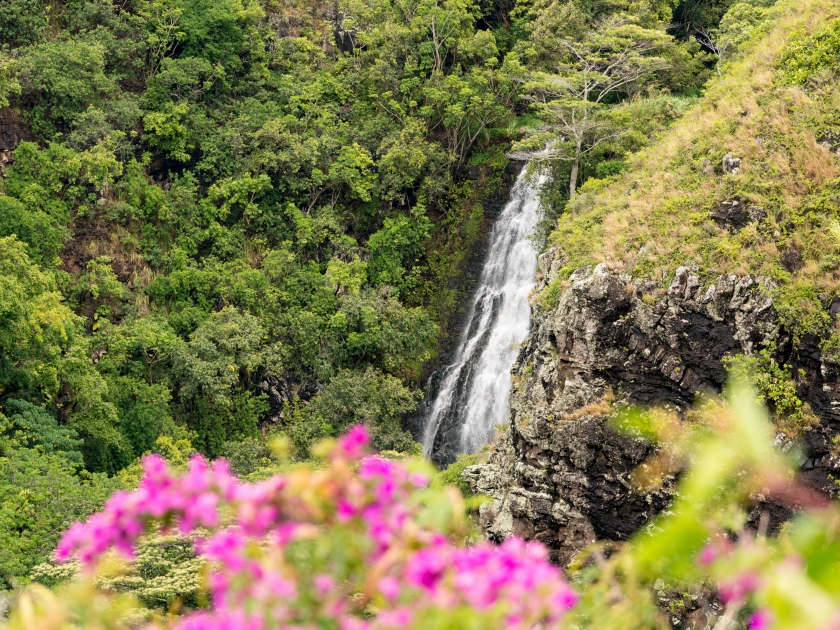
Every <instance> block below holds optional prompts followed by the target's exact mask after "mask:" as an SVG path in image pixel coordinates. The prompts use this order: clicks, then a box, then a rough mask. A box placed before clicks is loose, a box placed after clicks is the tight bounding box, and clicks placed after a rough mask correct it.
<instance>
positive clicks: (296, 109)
mask: <svg viewBox="0 0 840 630" xmlns="http://www.w3.org/2000/svg"><path fill="white" fill-rule="evenodd" d="M768 10H769V9H767V8H766V7H765V5H764V4H762V2H757V1H754V0H749V1H748V2H738V3H733V2H731V1H728V0H717V1H716V2H713V3H707V2H702V1H699V0H685V1H684V2H682V3H674V2H672V1H670V0H613V1H610V2H601V1H598V0H518V1H512V0H336V1H335V2H323V1H321V0H280V1H278V0H213V1H212V2H211V1H209V0H58V1H50V2H48V1H47V0H3V1H2V2H0V126H1V127H0V141H2V142H5V143H6V144H7V145H8V146H7V147H3V146H0V150H2V151H0V160H2V167H0V168H2V178H0V587H5V588H16V587H18V586H20V585H21V584H23V583H26V582H27V581H28V580H29V578H30V571H31V569H32V567H33V566H35V565H36V564H39V563H41V562H43V561H44V560H45V559H46V558H47V556H48V555H49V552H50V550H51V549H52V548H53V547H54V545H55V543H56V541H57V540H58V537H59V536H60V534H61V532H62V531H63V529H64V528H66V527H67V525H68V524H69V523H70V522H71V521H73V520H77V519H80V518H83V517H85V516H86V515H87V514H89V513H91V512H93V511H95V510H97V509H98V508H99V507H100V506H101V504H102V501H103V500H104V498H105V497H107V496H108V495H109V494H110V493H112V492H113V491H114V490H115V489H117V488H130V487H132V486H133V485H134V484H136V483H137V479H138V476H139V472H138V470H139V469H138V463H137V462H138V458H139V457H140V456H142V455H143V454H145V453H149V452H156V453H159V454H161V455H163V456H164V457H166V458H167V459H168V460H170V461H172V462H175V463H177V462H179V461H180V462H183V461H186V457H187V456H188V455H189V454H191V453H193V452H200V453H203V454H204V455H206V456H207V457H209V458H215V457H218V456H221V455H225V456H227V457H229V458H230V459H231V461H232V462H234V464H235V468H237V467H238V470H237V472H240V473H241V474H243V475H247V474H257V473H256V472H255V471H256V470H257V469H258V468H259V465H257V464H258V463H260V462H268V461H270V454H269V451H268V450H267V448H266V447H265V444H266V440H267V439H271V438H272V436H275V435H283V436H285V437H286V438H287V439H288V440H289V441H290V443H291V444H292V446H293V447H294V450H295V453H296V457H297V458H298V459H306V458H307V457H308V455H309V448H310V446H311V445H312V444H314V443H315V442H316V441H318V440H319V439H321V438H324V437H331V436H336V435H339V434H340V433H341V432H343V431H344V430H345V429H346V428H347V427H349V426H352V425H354V424H358V423H364V424H366V425H367V426H368V429H369V431H370V433H371V436H372V440H373V446H374V447H375V448H377V449H379V450H388V451H397V452H402V453H417V452H418V448H419V447H418V445H417V444H416V442H415V441H414V438H413V436H412V435H411V433H410V432H409V431H408V430H407V428H406V425H405V423H404V418H405V417H406V416H408V415H410V414H411V413H412V412H413V411H414V410H415V409H416V408H417V405H418V402H419V401H420V399H421V398H422V382H423V377H424V376H426V375H427V374H428V372H429V369H430V366H433V365H434V364H435V362H436V361H438V360H440V357H441V353H442V352H443V351H444V350H445V348H446V347H447V346H446V342H447V338H448V337H449V336H450V335H451V334H452V330H453V324H454V323H456V322H457V321H458V317H459V308H460V304H461V303H462V302H463V297H464V294H465V291H466V290H467V288H468V285H469V283H468V282H467V280H466V278H465V274H464V270H465V266H466V262H467V261H468V260H469V259H470V257H471V256H472V255H473V254H474V253H475V252H476V251H477V249H478V248H480V245H481V238H482V232H483V228H484V227H485V218H484V207H483V205H482V204H483V202H485V201H487V200H488V199H490V198H493V197H499V196H503V195H504V193H505V189H504V181H505V179H504V177H503V176H504V173H505V169H506V166H507V165H508V163H509V160H508V158H507V157H506V154H507V153H509V152H510V151H512V150H513V151H515V152H519V153H521V154H523V155H528V156H530V155H533V154H534V153H536V152H538V151H542V150H543V149H545V148H546V147H549V148H550V151H549V154H547V155H548V157H546V156H545V155H544V156H543V157H542V158H539V159H537V160H536V161H535V164H541V165H542V167H543V168H545V169H548V170H549V171H550V172H551V174H552V182H553V183H552V184H551V185H550V186H549V187H548V188H546V190H545V191H544V198H545V207H546V225H553V222H554V221H555V220H556V219H557V217H558V216H560V215H561V214H562V213H563V212H564V211H565V210H566V208H567V202H568V198H569V197H575V200H574V203H575V204H577V205H574V206H573V207H574V212H575V214H576V215H579V216H585V210H584V209H585V208H586V207H587V206H586V203H587V201H586V199H588V198H589V195H591V194H592V191H594V190H598V188H597V186H601V185H602V184H596V183H595V182H609V181H613V180H614V179H615V178H620V177H622V176H623V175H622V173H623V172H624V171H625V170H626V168H627V164H628V160H629V159H630V156H632V155H635V154H636V153H637V152H638V151H640V150H642V149H644V147H646V146H648V145H649V144H650V143H651V142H652V141H653V140H655V139H656V138H657V137H658V136H659V135H660V134H661V133H662V132H663V131H665V130H666V129H667V128H669V126H670V125H671V124H672V123H673V122H674V121H676V120H678V119H680V117H681V116H682V115H683V114H684V112H686V111H689V109H690V108H691V107H692V106H693V104H694V103H695V102H696V101H697V100H698V99H700V98H701V96H702V94H703V91H704V89H705V86H706V83H707V81H708V80H709V79H710V78H712V77H714V76H716V68H719V67H720V64H722V63H726V62H727V58H726V56H727V55H734V54H735V52H734V51H735V50H736V45H735V44H733V45H731V46H728V47H727V48H726V52H725V54H724V53H723V52H721V50H720V48H721V47H720V46H718V47H717V48H716V47H715V46H711V45H709V43H708V42H705V43H703V42H704V41H705V40H703V39H702V37H700V36H699V35H698V33H699V31H702V32H703V33H704V34H705V36H706V37H707V39H708V38H711V40H710V41H717V42H721V41H723V39H725V38H730V39H731V38H732V37H734V38H735V39H737V40H738V42H740V41H742V40H744V39H745V38H746V37H747V35H744V33H745V32H751V31H750V29H752V28H754V27H755V25H756V24H757V23H758V17H761V15H763V14H764V12H766V11H768ZM756 16H758V17H756ZM827 37H828V39H826V42H827V43H825V46H828V47H830V46H832V45H834V44H832V43H831V41H834V40H831V39H830V37H831V36H830V34H829V36H827ZM739 38H740V39H739ZM727 41H728V40H727ZM733 41H734V40H733ZM835 43H836V42H835ZM792 54H793V53H792ZM811 62H813V63H814V64H819V63H821V62H820V60H819V59H813V60H812V61H811ZM811 62H809V61H807V60H805V61H803V62H802V63H803V64H805V66H807V63H811ZM805 66H802V65H801V64H800V66H797V68H800V69H801V68H804V67H805ZM801 72H805V70H801ZM803 80H804V79H801V78H800V75H799V74H797V73H796V72H794V71H792V74H791V75H790V81H791V82H793V83H796V82H802V81H803ZM569 138H572V139H573V140H574V141H573V142H570V141H569ZM6 149H8V151H6ZM549 158H550V159H549ZM588 181H591V182H593V183H590V184H587V182H588ZM581 185H582V188H581ZM587 186H588V187H587ZM576 188H578V194H577V195H576V194H575V189H576ZM583 193H585V195H584V194H583ZM577 220H578V221H580V220H584V219H577ZM572 225H577V224H576V223H573V224H572ZM575 229H577V228H575ZM579 258H582V256H579ZM237 462H238V464H237ZM255 462H257V464H255Z"/></svg>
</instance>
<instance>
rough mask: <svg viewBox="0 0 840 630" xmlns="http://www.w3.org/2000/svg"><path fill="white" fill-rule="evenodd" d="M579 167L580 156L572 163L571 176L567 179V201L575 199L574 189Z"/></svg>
mask: <svg viewBox="0 0 840 630" xmlns="http://www.w3.org/2000/svg"><path fill="white" fill-rule="evenodd" d="M579 167H580V156H578V157H576V158H575V161H574V162H572V175H571V177H569V199H570V200H571V199H574V198H575V189H577V178H578V168H579Z"/></svg>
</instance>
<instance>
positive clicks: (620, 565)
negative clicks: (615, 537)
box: [9, 383, 840, 630]
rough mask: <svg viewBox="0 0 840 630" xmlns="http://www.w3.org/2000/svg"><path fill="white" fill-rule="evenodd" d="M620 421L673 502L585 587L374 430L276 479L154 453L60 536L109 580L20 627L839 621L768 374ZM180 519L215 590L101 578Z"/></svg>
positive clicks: (578, 572)
mask: <svg viewBox="0 0 840 630" xmlns="http://www.w3.org/2000/svg"><path fill="white" fill-rule="evenodd" d="M612 420H613V429H614V430H619V431H623V432H624V433H626V434H629V435H631V436H635V437H637V438H638V439H643V440H647V441H653V442H655V443H656V444H657V445H658V448H657V450H656V454H655V455H654V456H653V457H652V458H650V459H649V460H647V461H646V462H644V463H643V464H642V465H641V466H640V467H639V468H638V469H637V470H636V472H635V474H634V476H633V482H634V484H635V487H636V488H637V489H639V490H642V489H650V488H652V487H656V486H660V485H662V484H665V485H666V487H669V488H671V489H672V490H671V492H672V496H673V501H672V503H671V505H670V507H669V508H668V509H667V510H665V511H663V513H662V514H660V515H659V516H658V517H656V518H655V519H653V520H652V521H651V522H649V523H648V524H646V525H645V526H644V527H643V528H642V529H641V530H640V531H639V532H638V533H637V534H636V535H635V536H634V537H633V538H632V539H631V540H629V541H598V542H596V543H593V544H592V545H590V546H589V547H587V548H586V549H584V550H583V551H582V552H581V553H580V554H579V555H578V556H577V557H576V558H575V560H574V561H573V562H572V564H571V565H570V566H568V567H565V568H564V570H565V571H566V572H567V574H568V575H569V579H570V581H571V586H570V584H569V583H568V582H567V581H566V579H565V578H564V574H563V570H561V569H560V568H558V567H555V566H553V565H551V564H550V563H549V561H548V552H547V549H546V548H545V547H544V546H542V545H541V544H539V543H526V542H524V541H522V540H519V539H516V538H512V539H509V540H507V541H505V542H504V543H502V544H500V545H494V544H491V543H489V542H482V541H480V540H476V539H475V537H474V533H473V532H472V530H471V527H470V525H469V518H468V517H467V515H466V510H465V505H464V503H463V499H462V498H461V495H460V493H459V492H458V491H457V490H456V489H455V488H454V487H451V486H450V487H446V488H444V489H442V490H434V489H432V488H430V487H428V478H429V477H428V473H429V465H428V464H427V463H425V462H422V461H414V460H403V461H399V462H395V461H390V460H387V459H384V458H382V457H380V456H377V455H370V454H369V451H368V436H367V433H366V431H365V430H364V429H363V428H361V427H356V428H354V429H353V430H351V431H350V433H348V434H347V435H345V436H344V437H342V438H340V439H339V440H338V441H337V442H332V443H330V444H327V445H325V446H324V451H323V456H324V460H323V463H322V464H321V465H320V466H298V467H296V468H290V469H289V470H287V471H285V472H283V473H282V474H277V475H275V476H273V477H269V478H268V479H266V480H265V481H261V482H258V483H244V482H242V481H240V480H239V479H237V478H236V477H235V476H234V475H232V474H231V473H230V472H229V470H228V467H227V464H226V463H225V462H224V461H223V460H218V461H216V462H214V463H212V464H210V463H208V462H207V461H205V460H204V459H202V458H200V457H196V458H193V459H192V460H191V461H190V463H189V466H188V469H187V471H186V473H185V474H176V473H174V472H173V471H172V470H171V469H170V468H169V467H168V465H167V464H166V463H165V462H164V461H163V460H161V459H160V458H158V457H155V456H151V457H147V458H146V459H145V461H144V470H145V475H144V477H143V479H142V481H141V482H140V485H139V487H138V489H137V490H135V491H134V492H127V493H120V494H117V495H114V496H113V497H112V498H111V499H110V501H109V502H108V503H107V505H106V506H105V509H104V511H103V512H102V513H101V514H98V515H96V516H94V517H93V518H92V519H90V520H89V521H88V522H87V523H85V524H77V525H75V526H74V527H72V528H71V529H70V530H68V531H67V532H66V534H65V536H64V538H63V540H62V542H61V544H60V545H59V547H58V549H57V550H56V557H57V559H60V560H63V561H72V562H78V563H80V565H81V566H83V567H87V571H88V573H89V574H92V575H93V576H94V578H95V579H93V580H88V579H85V578H84V575H82V576H80V578H79V579H74V580H70V581H68V582H67V583H65V584H64V585H63V586H61V585H59V586H58V587H56V588H55V589H54V590H53V591H50V590H48V589H46V588H45V587H43V586H39V585H32V586H30V587H29V589H27V590H26V591H24V592H23V594H22V595H21V596H20V597H19V599H18V602H17V605H16V608H15V609H14V610H13V611H12V614H11V616H10V618H9V628H10V630H24V629H25V630H59V629H60V630H65V628H83V629H85V630H93V629H96V630H126V629H128V628H140V627H144V628H158V629H159V630H163V629H164V628H165V629H168V630H199V629H200V630H222V629H224V630H234V629H236V630H270V629H275V628H276V629H285V630H292V629H294V630H310V629H315V628H318V629H319V630H320V629H323V630H386V629H405V630H420V629H423V630H455V629H457V630H495V629H503V628H504V629H510V630H559V629H561V628H565V629H568V630H573V629H574V630H582V629H584V628H592V629H597V630H633V629H636V630H651V629H662V630H665V629H672V628H675V627H677V628H698V629H699V628H707V629H713V630H770V629H772V630H840V579H838V578H840V509H838V506H837V505H836V504H835V503H834V502H833V501H831V499H830V498H829V497H828V496H826V495H824V494H822V493H821V492H820V491H818V490H817V489H815V488H813V487H811V486H809V485H808V484H807V483H805V482H803V480H802V479H801V478H800V475H799V473H798V470H797V459H796V456H795V454H794V452H793V450H790V451H789V452H787V453H786V452H783V449H780V448H778V446H777V444H776V442H778V440H777V439H776V438H777V437H778V436H776V435H775V433H774V427H773V425H772V424H771V422H770V420H769V418H768V416H767V414H766V411H765V410H764V408H763V406H762V405H761V403H760V401H759V400H758V399H757V396H756V394H755V393H754V392H753V391H752V390H750V389H749V388H747V387H744V386H738V385H737V383H736V384H734V385H733V386H732V387H730V388H729V390H728V392H727V393H726V395H725V396H724V397H723V398H720V399H709V400H706V401H705V402H702V403H701V404H700V405H699V406H698V407H697V408H696V409H694V410H692V411H690V412H688V413H686V414H682V415H677V414H675V413H673V412H670V411H667V410H664V409H652V410H646V411H640V410H626V409H625V410H623V411H622V410H619V411H617V412H616V413H615V414H614V415H613V418H612ZM780 515H781V516H780ZM178 532H180V535H182V536H186V537H187V538H183V540H194V541H195V552H196V553H197V554H198V555H197V557H196V558H195V560H196V561H198V562H200V563H201V565H202V566H203V567H204V569H203V572H204V581H203V584H204V588H205V589H206V591H207V592H208V593H209V603H208V605H207V606H205V607H204V608H202V607H201V606H202V604H201V597H197V596H196V595H195V593H194V589H195V587H194V586H190V587H189V588H187V589H186V590H185V592H188V593H192V594H191V595H190V597H191V598H192V600H191V601H192V602H194V603H193V604H192V605H191V607H190V606H184V607H182V608H180V609H178V608H177V606H176V607H171V608H170V610H169V611H168V613H166V614H164V613H161V612H158V613H150V611H148V610H145V612H144V611H143V610H141V607H140V606H139V605H138V602H137V600H132V599H131V598H127V597H125V596H121V595H120V594H119V590H120V589H119V588H112V589H111V590H110V591H109V590H108V589H107V588H106V589H103V588H101V585H102V584H112V585H113V584H117V585H119V584H124V583H126V579H125V578H121V579H122V582H121V581H120V580H119V579H118V580H115V579H110V581H109V580H105V581H103V580H102V579H101V575H102V573H103V571H104V569H103V566H105V565H106V564H107V562H108V560H107V558H109V557H110V556H111V555H113V554H114V553H115V550H116V551H117V552H119V553H121V554H123V555H127V556H131V555H132V554H137V555H138V560H139V562H136V563H135V564H144V562H145V564H149V563H148V560H145V561H144V560H143V558H144V557H145V555H144V554H147V552H146V551H144V545H147V544H149V543H147V542H144V541H146V540H149V539H148V535H149V534H150V533H151V534H152V536H153V538H152V539H151V540H156V538H154V537H159V536H163V539H162V540H167V538H166V536H169V535H172V534H177V533H178ZM144 537H145V538H144ZM138 543H140V544H139V545H138ZM167 544H170V543H167ZM138 548H139V552H138ZM173 557H175V556H173ZM177 557H181V558H187V556H185V555H183V554H182V555H179V556H177ZM144 566H145V565H144ZM167 566H168V565H167ZM156 571H158V570H157V569H156ZM54 573H56V575H58V573H60V571H54ZM82 573H84V571H83V572H82ZM153 573H154V572H153ZM158 573H160V571H158ZM44 574H45V575H46V573H44ZM154 575H157V573H154ZM167 575H168V574H167ZM132 579H135V580H136V578H132ZM182 581H184V580H182ZM186 582H189V580H186ZM155 584H156V583H155ZM164 586H166V588H163V589H162V587H161V586H160V585H157V589H156V590H155V591H154V593H158V591H161V592H162V591H165V592H166V593H167V594H168V593H169V592H170V591H171V588H172V587H171V585H169V582H166V584H165V585H164ZM161 589H162V590H161ZM147 590H148V589H147ZM115 591H117V592H116V593H115ZM144 592H145V591H144ZM138 597H139V599H140V600H143V599H144V597H143V596H138ZM145 597H146V598H147V599H148V595H146V596H145ZM166 601H170V600H168V599H167V600H166ZM182 601H183V600H182Z"/></svg>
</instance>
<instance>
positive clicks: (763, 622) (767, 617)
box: [747, 608, 773, 630]
mask: <svg viewBox="0 0 840 630" xmlns="http://www.w3.org/2000/svg"><path fill="white" fill-rule="evenodd" d="M772 622H773V615H771V614H770V611H769V610H767V609H766V608H759V609H758V610H756V611H755V612H754V613H753V614H752V615H750V618H749V619H748V620H747V628H749V629H750V630H768V629H769V628H770V626H771V624H772Z"/></svg>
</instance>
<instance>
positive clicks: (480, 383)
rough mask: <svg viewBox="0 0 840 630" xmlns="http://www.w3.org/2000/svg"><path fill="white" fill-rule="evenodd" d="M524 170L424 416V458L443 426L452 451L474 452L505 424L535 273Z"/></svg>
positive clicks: (532, 195) (534, 202) (533, 196)
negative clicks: (455, 430) (452, 437)
mask: <svg viewBox="0 0 840 630" xmlns="http://www.w3.org/2000/svg"><path fill="white" fill-rule="evenodd" d="M526 170H527V169H523V170H522V173H520V175H519V177H518V179H517V180H516V184H515V185H514V187H513V189H512V190H511V194H510V200H509V201H508V203H507V205H506V206H505V208H504V210H502V212H501V214H500V215H499V218H498V219H497V221H496V224H495V225H494V226H493V231H492V233H491V235H490V246H489V249H488V252H487V260H486V261H485V262H484V268H483V269H482V272H481V278H480V280H479V286H478V289H477V290H476V293H475V296H474V298H473V301H472V304H471V305H470V310H469V312H468V315H467V320H466V325H465V326H464V329H463V332H462V333H461V340H460V342H459V346H458V348H457V349H456V351H455V354H454V357H455V359H454V361H453V363H452V364H451V365H448V366H447V367H445V368H443V370H444V372H443V374H442V376H441V379H440V386H439V388H438V390H437V396H436V397H435V399H434V402H433V403H432V406H431V409H430V411H429V414H428V416H427V417H426V420H425V426H424V433H423V451H424V452H425V454H426V455H427V456H429V455H431V454H432V448H433V447H434V445H435V436H436V435H437V433H438V431H439V430H440V429H441V427H442V425H444V423H445V424H446V425H448V426H460V436H459V444H457V446H456V445H453V447H454V448H455V451H456V452H460V453H474V452H476V451H478V450H479V449H480V448H481V447H482V446H483V445H484V444H486V443H487V442H489V441H490V439H492V437H493V433H494V430H495V427H496V425H498V424H504V423H506V422H507V421H508V395H509V393H510V369H511V366H512V365H513V362H514V360H515V359H516V353H517V351H518V345H519V344H520V343H521V342H522V341H523V340H524V339H525V337H527V336H528V331H529V329H530V326H531V310H530V307H529V305H528V293H529V292H530V291H531V288H532V287H533V286H534V275H535V273H536V270H537V255H536V251H535V249H534V247H533V244H532V242H531V240H530V239H529V238H528V237H529V236H531V234H533V232H534V230H535V228H536V226H537V221H538V220H539V218H538V216H537V210H538V208H539V195H538V186H537V187H532V186H529V185H528V183H527V182H526V181H525V171H526Z"/></svg>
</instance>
